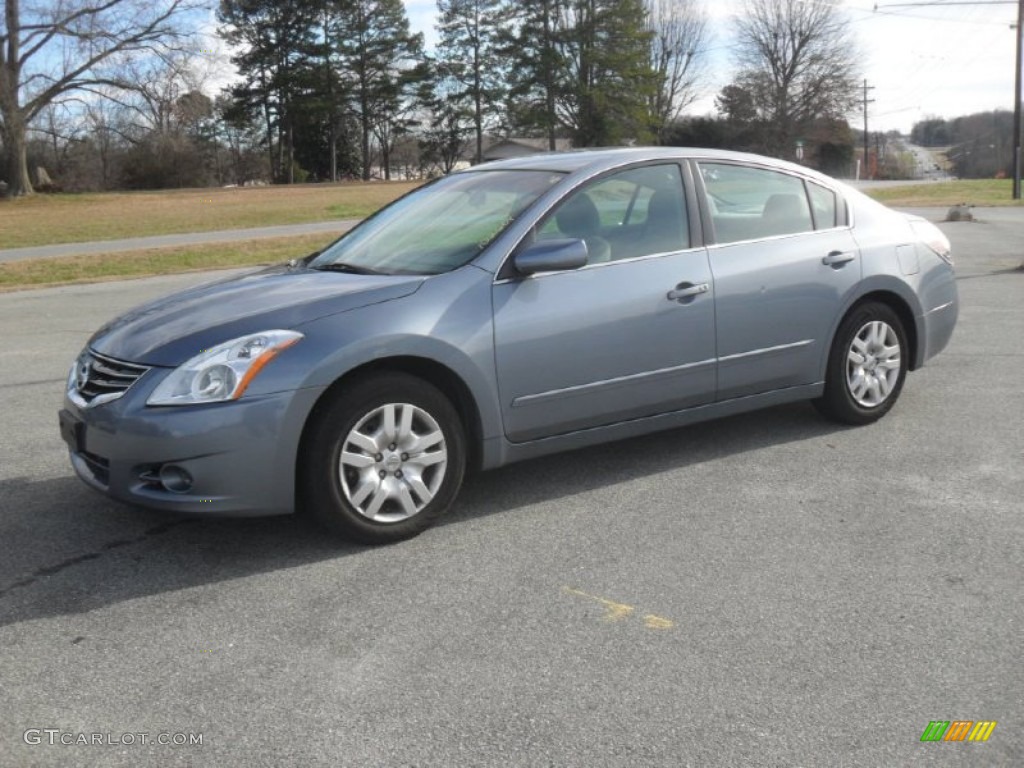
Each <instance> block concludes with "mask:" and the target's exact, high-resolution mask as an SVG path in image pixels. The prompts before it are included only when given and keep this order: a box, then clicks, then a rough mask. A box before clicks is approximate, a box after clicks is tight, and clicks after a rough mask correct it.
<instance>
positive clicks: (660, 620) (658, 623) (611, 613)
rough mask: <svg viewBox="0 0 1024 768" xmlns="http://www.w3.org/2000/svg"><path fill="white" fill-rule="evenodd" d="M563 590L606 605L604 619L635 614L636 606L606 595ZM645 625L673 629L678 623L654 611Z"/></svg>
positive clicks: (565, 588)
mask: <svg viewBox="0 0 1024 768" xmlns="http://www.w3.org/2000/svg"><path fill="white" fill-rule="evenodd" d="M562 591H563V592H565V593H566V594H567V595H575V596H576V597H583V598H586V599H587V600H593V601H594V602H595V603H600V604H601V605H603V606H604V616H602V617H601V619H602V621H608V622H613V621H622V620H623V619H627V618H629V617H630V616H632V615H633V612H634V611H636V608H635V607H634V606H632V605H627V604H626V603H619V602H616V601H614V600H609V599H608V598H605V597H599V596H598V595H592V594H590V593H589V592H584V591H582V590H579V589H574V588H573V587H562ZM643 619H644V626H645V627H647V628H648V629H672V628H673V627H674V626H675V625H676V623H675V622H674V621H672V620H671V619H666V618H665V617H664V616H656V615H655V614H653V613H648V614H645V615H644V617H643Z"/></svg>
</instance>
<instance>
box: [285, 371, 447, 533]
mask: <svg viewBox="0 0 1024 768" xmlns="http://www.w3.org/2000/svg"><path fill="white" fill-rule="evenodd" d="M302 445H303V447H302V457H301V459H300V463H299V476H298V481H299V482H298V490H299V494H300V497H299V503H300V507H301V508H302V509H303V510H305V511H308V512H310V513H311V514H312V515H313V516H314V517H316V518H317V519H318V520H319V521H320V522H321V523H323V524H324V525H326V526H327V527H328V528H331V529H332V530H334V531H336V532H338V533H340V534H342V535H343V536H345V537H346V538H349V539H353V540H356V541H362V542H366V543H368V544H383V543H387V542H391V541H399V540H401V539H407V538H409V537H411V536H415V535H416V534H418V533H420V532H421V531H423V530H424V529H425V528H427V527H428V526H429V525H431V524H432V523H433V522H434V520H436V519H437V517H438V516H440V515H441V514H442V513H443V512H445V511H446V510H447V509H448V507H450V506H451V504H452V501H453V500H454V499H455V495H456V494H457V493H458V490H459V487H460V486H461V485H462V477H463V474H464V472H465V437H464V434H463V429H462V421H461V419H460V418H459V414H458V412H457V411H456V410H455V408H454V406H453V405H452V404H451V402H450V401H449V400H448V398H447V397H445V396H444V395H443V394H442V393H441V392H440V391H439V390H438V389H437V388H436V387H434V386H432V385H431V384H429V383H428V382H426V381H423V380H422V379H419V378H416V377H414V376H410V375H408V374H405V373H398V372H384V373H377V374H372V375H370V376H367V377H365V378H362V379H359V380H357V381H354V382H352V383H350V384H348V385H345V386H343V387H341V388H339V389H337V390H336V391H335V392H333V393H332V395H331V396H330V399H329V400H326V401H325V402H324V403H323V404H322V405H320V406H318V408H317V409H315V410H314V412H313V414H312V415H311V416H310V419H309V425H308V427H307V433H306V435H305V437H304V439H303V444H302Z"/></svg>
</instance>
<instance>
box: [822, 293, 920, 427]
mask: <svg viewBox="0 0 1024 768" xmlns="http://www.w3.org/2000/svg"><path fill="white" fill-rule="evenodd" d="M908 354H909V347H908V345H907V337H906V332H905V331H904V329H903V323H902V322H901V321H900V318H899V316H898V315H897V314H896V313H895V312H894V311H893V310H892V309H891V308H890V307H889V306H887V305H885V304H880V303H875V302H870V303H867V304H862V305H861V306H859V307H856V308H855V309H854V310H853V311H852V312H851V313H850V314H849V315H848V316H847V317H846V319H845V320H843V323H842V325H840V326H839V332H838V333H837V334H836V338H835V341H834V343H833V345H832V351H831V353H830V355H829V361H828V370H827V373H826V377H825V393H824V394H823V395H822V397H821V398H820V399H818V400H816V401H815V405H816V406H817V407H818V410H820V411H821V412H822V413H823V414H825V415H826V416H828V417H829V418H831V419H834V420H836V421H840V422H842V423H844V424H870V423H871V422H873V421H876V420H878V419H880V418H881V417H882V416H884V415H885V414H886V413H887V412H888V411H889V409H890V408H892V407H893V405H895V403H896V400H897V399H898V398H899V395H900V391H901V390H902V389H903V382H904V380H905V379H906V375H907V356H908Z"/></svg>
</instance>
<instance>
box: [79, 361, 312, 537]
mask: <svg viewBox="0 0 1024 768" xmlns="http://www.w3.org/2000/svg"><path fill="white" fill-rule="evenodd" d="M153 378H156V377H153ZM156 383H157V382H156V381H153V380H151V381H149V382H147V384H148V386H136V387H132V389H131V390H129V391H128V392H127V393H126V394H125V396H124V397H122V398H120V399H118V400H115V401H113V402H110V403H105V404H103V405H98V406H96V407H93V408H85V409H81V408H79V407H78V406H76V405H75V404H74V403H72V402H71V401H70V400H69V399H67V398H65V401H64V408H63V410H62V411H61V412H60V424H61V435H62V437H63V438H64V440H65V442H66V443H67V444H68V448H69V452H70V458H71V465H72V467H73V468H74V470H75V473H76V474H77V475H78V476H79V477H80V478H81V479H82V480H83V481H84V482H85V483H86V484H87V485H89V486H91V487H92V488H95V489H96V490H98V491H100V492H102V493H105V494H107V495H109V496H111V497H113V498H115V499H118V500H120V501H124V502H127V503H129V504H136V505H138V506H142V507H149V508H151V509H161V510H168V511H174V512H185V513H197V514H207V515H228V516H247V517H248V516H262V515H276V514H286V513H290V512H293V511H294V506H295V467H296V459H297V456H298V450H299V442H300V440H301V436H302V427H303V425H304V424H305V422H306V417H307V416H308V415H309V412H310V411H311V410H312V408H313V405H314V404H315V403H316V400H317V398H318V397H319V396H320V394H321V392H322V391H323V390H322V389H302V390H297V391H294V392H281V393H274V394H269V395H260V396H254V397H249V396H246V397H243V398H242V399H240V400H237V401H233V402H228V403H217V404H210V405H202V406H174V407H162V408H154V407H146V405H145V401H146V398H147V397H148V396H149V393H150V391H151V390H152V388H153V387H154V386H155V385H156ZM139 384H140V385H142V384H143V382H142V381H140V382H139ZM167 465H171V466H173V467H175V468H179V469H180V470H183V471H184V472H186V473H187V475H188V477H190V478H191V485H190V487H188V489H187V490H186V491H184V492H175V491H172V490H170V489H169V488H167V487H166V486H164V485H163V484H161V483H160V482H159V479H158V478H159V472H160V469H161V468H163V467H165V466H167Z"/></svg>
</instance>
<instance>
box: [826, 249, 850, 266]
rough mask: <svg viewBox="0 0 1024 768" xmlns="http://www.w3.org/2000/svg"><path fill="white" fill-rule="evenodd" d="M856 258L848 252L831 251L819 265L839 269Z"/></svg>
mask: <svg viewBox="0 0 1024 768" xmlns="http://www.w3.org/2000/svg"><path fill="white" fill-rule="evenodd" d="M855 258H857V256H856V254H853V253H850V252H849V251H845V252H844V251H832V253H830V254H829V255H828V256H825V257H824V258H823V259H822V260H821V263H822V264H824V265H825V266H826V267H841V266H843V264H846V263H847V262H848V261H853V260H854V259H855Z"/></svg>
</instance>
